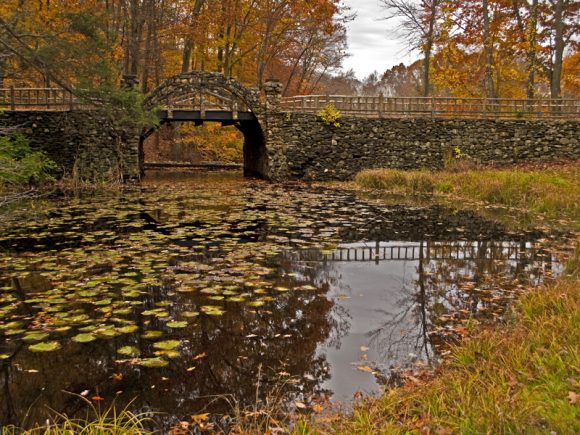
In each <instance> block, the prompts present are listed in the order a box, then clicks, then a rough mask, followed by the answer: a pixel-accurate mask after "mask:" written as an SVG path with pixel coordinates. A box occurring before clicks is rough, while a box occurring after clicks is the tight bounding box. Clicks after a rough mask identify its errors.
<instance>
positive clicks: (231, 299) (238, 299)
mask: <svg viewBox="0 0 580 435" xmlns="http://www.w3.org/2000/svg"><path fill="white" fill-rule="evenodd" d="M226 300H227V301H228V302H244V301H245V299H244V298H243V297H241V296H231V297H229V298H227V299H226Z"/></svg>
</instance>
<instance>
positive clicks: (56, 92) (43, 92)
mask: <svg viewBox="0 0 580 435" xmlns="http://www.w3.org/2000/svg"><path fill="white" fill-rule="evenodd" d="M89 106H90V104H87V102H86V101H82V100H80V99H79V98H77V97H75V96H74V95H73V94H72V93H71V92H69V91H67V90H65V89H62V88H14V87H10V88H0V110H11V111H18V110H46V111H54V112H58V111H65V110H73V109H83V108H87V107H89Z"/></svg>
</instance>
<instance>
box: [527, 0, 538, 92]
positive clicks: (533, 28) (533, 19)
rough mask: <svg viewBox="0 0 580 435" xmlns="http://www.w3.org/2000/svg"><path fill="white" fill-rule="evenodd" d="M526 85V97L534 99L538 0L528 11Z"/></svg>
mask: <svg viewBox="0 0 580 435" xmlns="http://www.w3.org/2000/svg"><path fill="white" fill-rule="evenodd" d="M528 35H529V38H528V44H529V46H528V56H527V57H528V83H527V86H526V88H527V96H528V98H529V99H530V100H532V99H533V98H534V96H535V95H534V94H535V87H536V59H537V47H536V46H537V39H538V0H532V10H531V11H530V23H529V28H528Z"/></svg>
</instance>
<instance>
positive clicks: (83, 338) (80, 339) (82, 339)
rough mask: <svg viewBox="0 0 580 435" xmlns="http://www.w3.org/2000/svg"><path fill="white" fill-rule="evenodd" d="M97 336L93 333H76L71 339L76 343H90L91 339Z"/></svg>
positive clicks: (93, 339)
mask: <svg viewBox="0 0 580 435" xmlns="http://www.w3.org/2000/svg"><path fill="white" fill-rule="evenodd" d="M96 339H97V337H95V336H94V335H93V334H78V335H75V336H74V337H73V338H71V340H72V341H75V342H77V343H90V342H91V341H95V340H96Z"/></svg>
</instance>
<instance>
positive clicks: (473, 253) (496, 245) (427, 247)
mask: <svg viewBox="0 0 580 435" xmlns="http://www.w3.org/2000/svg"><path fill="white" fill-rule="evenodd" d="M538 253H539V249H537V248H534V247H533V246H532V245H531V244H530V243H524V242H522V243H520V242H489V241H488V242H482V241H478V242H465V241H461V242H432V241H426V242H423V243H405V244H401V243H398V244H397V243H384V242H375V243H374V246H369V244H368V243H365V244H364V245H361V246H345V247H339V248H337V249H336V250H334V252H332V253H330V254H325V255H324V260H325V261H331V262H341V261H342V262H356V261H361V262H363V261H374V262H377V263H378V262H380V261H404V260H409V261H418V260H482V259H497V258H498V257H499V258H502V259H505V260H521V259H526V260H534V259H535V258H536V256H537V255H538Z"/></svg>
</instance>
